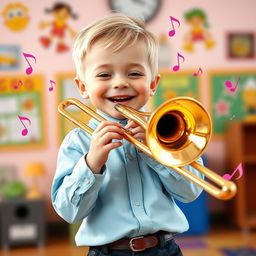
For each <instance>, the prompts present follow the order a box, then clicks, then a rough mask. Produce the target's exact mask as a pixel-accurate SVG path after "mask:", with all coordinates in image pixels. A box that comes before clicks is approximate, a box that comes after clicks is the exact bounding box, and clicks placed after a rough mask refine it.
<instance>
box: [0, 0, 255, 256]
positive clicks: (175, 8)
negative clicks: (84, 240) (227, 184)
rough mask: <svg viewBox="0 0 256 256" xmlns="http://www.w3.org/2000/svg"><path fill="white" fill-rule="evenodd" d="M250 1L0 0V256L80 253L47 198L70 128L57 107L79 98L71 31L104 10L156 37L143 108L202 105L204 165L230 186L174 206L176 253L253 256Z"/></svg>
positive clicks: (71, 228) (252, 9) (72, 231)
mask: <svg viewBox="0 0 256 256" xmlns="http://www.w3.org/2000/svg"><path fill="white" fill-rule="evenodd" d="M255 7H256V3H255V1H254V0H244V1H233V0H225V1H214V0H208V1H203V0H197V1H195V0H190V1H184V0H181V1H178V0H168V1H167V0H162V1H160V0H127V1H122V0H103V1H78V0H72V1H68V0H66V1H52V0H47V1H45V0H44V1H43V0H37V1H29V0H23V1H15V0H14V1H9V0H1V1H0V14H1V15H0V31H1V36H0V198H1V202H0V235H1V237H0V238H1V240H0V242H1V243H0V244H1V245H0V246H1V247H0V254H1V255H2V253H4V254H5V255H10V256H12V255H19V256H21V255H26V256H27V255H33V256H35V255H49V256H51V255H55V254H56V253H60V254H61V255H63V256H65V255H86V251H87V248H84V247H82V248H81V247H80V248H78V247H75V245H74V234H75V232H76V230H77V228H78V227H79V223H78V224H74V225H69V224H67V223H65V222H64V221H63V220H62V219H61V218H60V217H58V215H57V214H56V213H55V211H54V209H53V207H52V204H51V198H50V189H51V183H52V179H53V176H54V173H55V168H56V158H57V153H58V147H59V145H60V143H61V141H62V139H63V137H64V136H65V134H66V133H67V132H68V131H69V130H70V129H71V128H73V127H74V126H72V125H71V124H70V123H69V122H68V121H66V120H64V119H63V118H61V117H60V114H59V113H58V112H57V105H58V103H59V102H60V101H61V100H63V99H65V98H69V97H75V98H78V99H80V96H79V95H78V92H77V91H76V88H75V86H74V82H73V78H74V76H75V67H74V64H73V61H72V57H71V50H72V45H73V41H74V37H75V35H76V33H77V32H78V31H79V30H81V29H82V28H83V27H84V26H86V25H87V24H89V23H91V22H92V21H94V20H96V19H98V18H100V17H103V16H105V15H108V14H109V13H111V12H112V11H113V10H115V11H117V12H122V13H125V14H128V15H131V16H136V17H140V18H143V19H144V20H145V21H146V26H147V28H148V29H149V30H150V31H151V32H153V33H154V34H155V36H156V37H157V38H158V39H159V47H160V48H159V73H160V74H161V81H160V85H159V89H158V92H157V94H156V95H155V96H154V99H152V100H151V102H150V103H149V104H148V106H147V107H148V109H149V110H151V111H152V110H153V109H154V108H156V107H157V106H159V105H160V104H161V103H163V102H164V101H166V100H168V99H170V98H173V97H177V96H190V97H193V98H195V99H197V100H199V101H200V102H202V104H203V105H204V106H205V108H206V109H207V110H208V111H209V114H210V116H211V118H212V122H213V135H212V138H211V140H210V143H209V145H208V147H207V149H206V151H205V152H204V154H203V158H204V161H205V165H206V166H207V167H208V168H209V169H211V170H214V171H215V172H216V173H218V174H219V175H221V176H223V175H224V174H229V175H231V176H232V177H230V178H231V179H232V180H233V181H234V182H235V183H236V184H237V187H238V191H237V195H236V196H235V197H234V198H233V199H231V200H228V201H223V200H218V199H215V198H214V197H212V196H210V195H208V194H207V193H205V192H204V193H203V194H202V195H201V196H200V197H199V198H198V199H197V200H196V201H195V202H193V203H191V204H181V203H179V202H178V204H179V206H180V207H181V208H182V210H183V211H184V213H185V214H186V216H187V218H188V221H189V223H190V229H189V231H188V232H186V233H185V234H183V235H181V236H179V237H178V238H177V242H178V243H179V245H180V247H181V248H182V250H183V252H184V255H188V256H193V255H194V256H202V255H214V256H218V255H256V246H255V241H256V232H255V228H256V202H255V199H254V196H255V192H256V55H255V46H256V42H255V40H256V28H255V23H256V18H255V17H256V16H255V9H256V8H255ZM80 100H81V99H80ZM88 104H90V103H89V102H88ZM73 111H74V112H75V110H73ZM106 221H107V220H106Z"/></svg>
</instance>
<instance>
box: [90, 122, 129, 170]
mask: <svg viewBox="0 0 256 256" xmlns="http://www.w3.org/2000/svg"><path fill="white" fill-rule="evenodd" d="M123 134H124V131H123V129H122V125H121V124H119V123H116V122H111V121H103V122H101V123H100V125H99V126H98V127H97V128H96V129H95V131H94V132H93V133H92V139H91V145H90V149H89V152H88V154H87V156H86V163H87V165H88V167H89V168H90V169H91V171H92V172H93V173H100V171H101V168H102V167H103V166H104V164H105V163H106V161H107V159H108V154H109V152H110V150H112V149H114V148H118V147H120V146H121V145H122V142H121V141H116V142H112V140H113V139H117V140H122V139H123Z"/></svg>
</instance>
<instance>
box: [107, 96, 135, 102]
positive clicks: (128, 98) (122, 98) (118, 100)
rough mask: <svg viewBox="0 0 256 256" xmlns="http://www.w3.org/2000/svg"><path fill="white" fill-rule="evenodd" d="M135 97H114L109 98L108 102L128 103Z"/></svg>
mask: <svg viewBox="0 0 256 256" xmlns="http://www.w3.org/2000/svg"><path fill="white" fill-rule="evenodd" d="M133 98H134V96H128V95H120V96H113V97H107V99H108V100H110V101H111V102H115V103H116V102H126V101H129V100H131V99H133Z"/></svg>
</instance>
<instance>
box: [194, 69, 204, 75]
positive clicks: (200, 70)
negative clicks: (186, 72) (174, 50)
mask: <svg viewBox="0 0 256 256" xmlns="http://www.w3.org/2000/svg"><path fill="white" fill-rule="evenodd" d="M200 72H201V74H202V73H203V70H202V69H201V68H199V70H198V72H197V73H194V75H193V76H198V75H199V73H200Z"/></svg>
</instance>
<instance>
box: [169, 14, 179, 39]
mask: <svg viewBox="0 0 256 256" xmlns="http://www.w3.org/2000/svg"><path fill="white" fill-rule="evenodd" d="M170 20H171V23H172V30H170V31H169V36H171V37H172V36H174V35H175V28H174V25H173V21H175V22H177V23H178V24H179V26H180V22H179V20H177V19H175V18H173V17H172V16H170Z"/></svg>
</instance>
